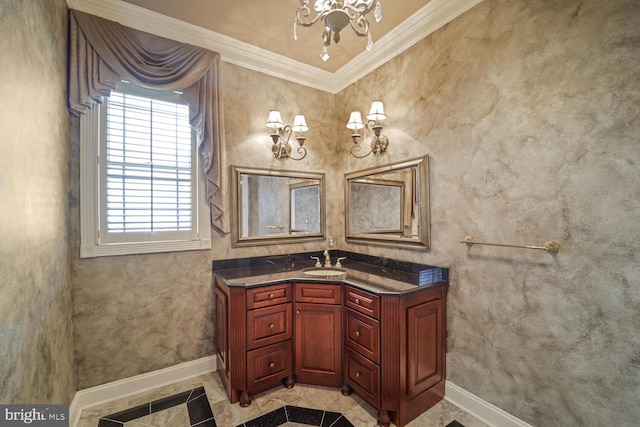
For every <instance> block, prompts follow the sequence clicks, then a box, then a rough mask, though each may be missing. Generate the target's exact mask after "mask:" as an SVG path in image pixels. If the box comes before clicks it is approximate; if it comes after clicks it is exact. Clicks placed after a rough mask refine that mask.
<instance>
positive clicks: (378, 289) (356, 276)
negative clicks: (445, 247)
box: [213, 250, 449, 294]
mask: <svg viewBox="0 0 640 427" xmlns="http://www.w3.org/2000/svg"><path fill="white" fill-rule="evenodd" d="M330 254H331V263H332V265H335V263H336V258H337V257H346V259H344V260H342V261H341V263H342V269H343V270H345V271H346V275H336V276H309V275H307V274H304V272H303V271H302V269H305V268H311V267H314V265H315V260H312V259H311V258H310V256H315V257H319V258H320V261H321V262H322V263H323V264H324V257H323V256H322V252H308V253H302V254H295V255H277V256H265V257H255V258H239V259H231V260H221V261H213V272H214V274H215V275H216V276H217V277H218V278H219V279H221V280H224V281H225V283H226V284H227V285H228V286H230V287H252V286H259V285H268V284H276V283H283V282H292V281H304V282H307V283H314V282H315V283H322V282H331V283H335V282H340V283H345V284H349V285H353V286H356V287H358V288H361V289H363V290H367V291H370V292H373V293H376V294H405V293H410V292H413V291H416V290H419V289H424V288H425V287H434V286H440V285H448V280H449V269H447V268H441V267H434V266H431V265H426V264H418V263H411V262H404V261H397V260H392V259H388V258H381V257H375V256H370V255H363V254H358V253H354V252H344V251H337V250H332V251H330Z"/></svg>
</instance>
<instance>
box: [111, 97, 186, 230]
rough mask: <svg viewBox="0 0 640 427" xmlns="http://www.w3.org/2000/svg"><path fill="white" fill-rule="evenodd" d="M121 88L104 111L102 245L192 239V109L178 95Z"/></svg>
mask: <svg viewBox="0 0 640 427" xmlns="http://www.w3.org/2000/svg"><path fill="white" fill-rule="evenodd" d="M122 87H124V88H128V89H127V90H122ZM118 89H119V90H118V91H113V92H111V95H110V96H109V98H108V99H107V100H106V102H105V106H106V108H103V111H104V114H105V117H104V121H103V123H104V126H103V130H102V132H103V141H104V143H103V147H101V148H102V149H101V156H100V157H101V159H102V160H101V165H100V166H101V167H100V170H101V178H102V179H101V183H102V185H101V190H102V194H103V197H101V198H100V200H101V209H100V212H101V221H100V233H99V234H100V236H99V238H100V242H101V243H114V242H138V241H140V240H141V239H142V240H159V241H162V240H176V239H184V240H189V239H193V238H194V233H195V232H196V231H197V226H196V224H195V221H194V216H195V215H194V211H195V210H196V204H195V201H196V193H195V192H194V189H195V188H196V187H197V186H196V185H195V181H196V177H195V169H196V168H194V167H193V163H194V162H195V160H196V159H195V151H196V150H195V149H194V144H195V141H194V138H193V133H192V129H191V127H190V125H189V110H188V107H187V105H185V104H183V103H182V102H181V99H180V98H181V97H180V94H177V93H171V94H164V95H162V96H160V95H158V94H154V96H153V97H150V96H148V94H144V95H141V94H140V93H144V92H143V91H141V90H140V89H139V88H137V89H134V88H131V87H128V85H124V84H120V85H119V86H118ZM145 95H147V96H145Z"/></svg>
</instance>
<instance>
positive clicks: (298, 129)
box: [266, 110, 309, 160]
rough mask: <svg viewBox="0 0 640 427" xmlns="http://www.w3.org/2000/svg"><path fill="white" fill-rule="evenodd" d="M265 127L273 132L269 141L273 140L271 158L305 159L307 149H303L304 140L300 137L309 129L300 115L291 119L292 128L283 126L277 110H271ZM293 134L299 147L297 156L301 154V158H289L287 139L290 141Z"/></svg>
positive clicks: (290, 147) (289, 147)
mask: <svg viewBox="0 0 640 427" xmlns="http://www.w3.org/2000/svg"><path fill="white" fill-rule="evenodd" d="M266 126H267V127H268V128H271V129H273V130H274V131H273V133H272V134H271V139H272V140H273V147H271V151H272V152H273V157H275V158H276V159H292V160H302V159H304V158H305V157H306V155H307V149H306V148H304V147H303V145H304V141H305V139H306V138H305V137H304V136H302V135H301V133H303V132H306V131H308V130H309V128H308V127H307V122H306V120H305V119H304V116H303V115H302V114H298V115H296V116H295V117H294V119H293V126H289V125H285V124H284V122H283V121H282V117H281V116H280V112H279V111H278V110H271V111H270V112H269V118H268V119H267V123H266ZM294 132H295V133H296V140H297V141H298V145H299V147H298V149H297V150H296V151H297V152H298V154H301V157H292V156H291V149H292V146H291V144H289V139H291V135H292V134H293V133H294Z"/></svg>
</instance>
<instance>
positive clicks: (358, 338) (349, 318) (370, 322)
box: [344, 308, 380, 364]
mask: <svg viewBox="0 0 640 427" xmlns="http://www.w3.org/2000/svg"><path fill="white" fill-rule="evenodd" d="M344 336H345V343H346V344H347V345H349V346H351V347H352V348H353V349H354V350H356V351H357V352H358V353H360V354H362V355H363V356H366V357H367V358H369V359H371V360H372V361H373V362H375V363H378V364H379V363H380V322H378V321H377V320H375V319H372V318H371V317H368V316H365V315H363V314H360V313H358V312H357V311H354V310H351V309H348V308H345V309H344Z"/></svg>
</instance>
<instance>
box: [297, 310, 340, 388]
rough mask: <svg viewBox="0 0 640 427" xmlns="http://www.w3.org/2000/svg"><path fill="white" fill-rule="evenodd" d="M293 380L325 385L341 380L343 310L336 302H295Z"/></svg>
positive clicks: (337, 384)
mask: <svg viewBox="0 0 640 427" xmlns="http://www.w3.org/2000/svg"><path fill="white" fill-rule="evenodd" d="M295 310H296V314H295V316H294V317H295V332H294V334H295V358H294V359H295V360H294V365H295V368H294V369H295V373H296V381H298V382H302V383H312V384H317V385H324V386H328V387H339V386H340V385H341V383H342V326H341V320H342V312H341V307H340V306H339V305H329V304H309V303H296V305H295Z"/></svg>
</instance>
